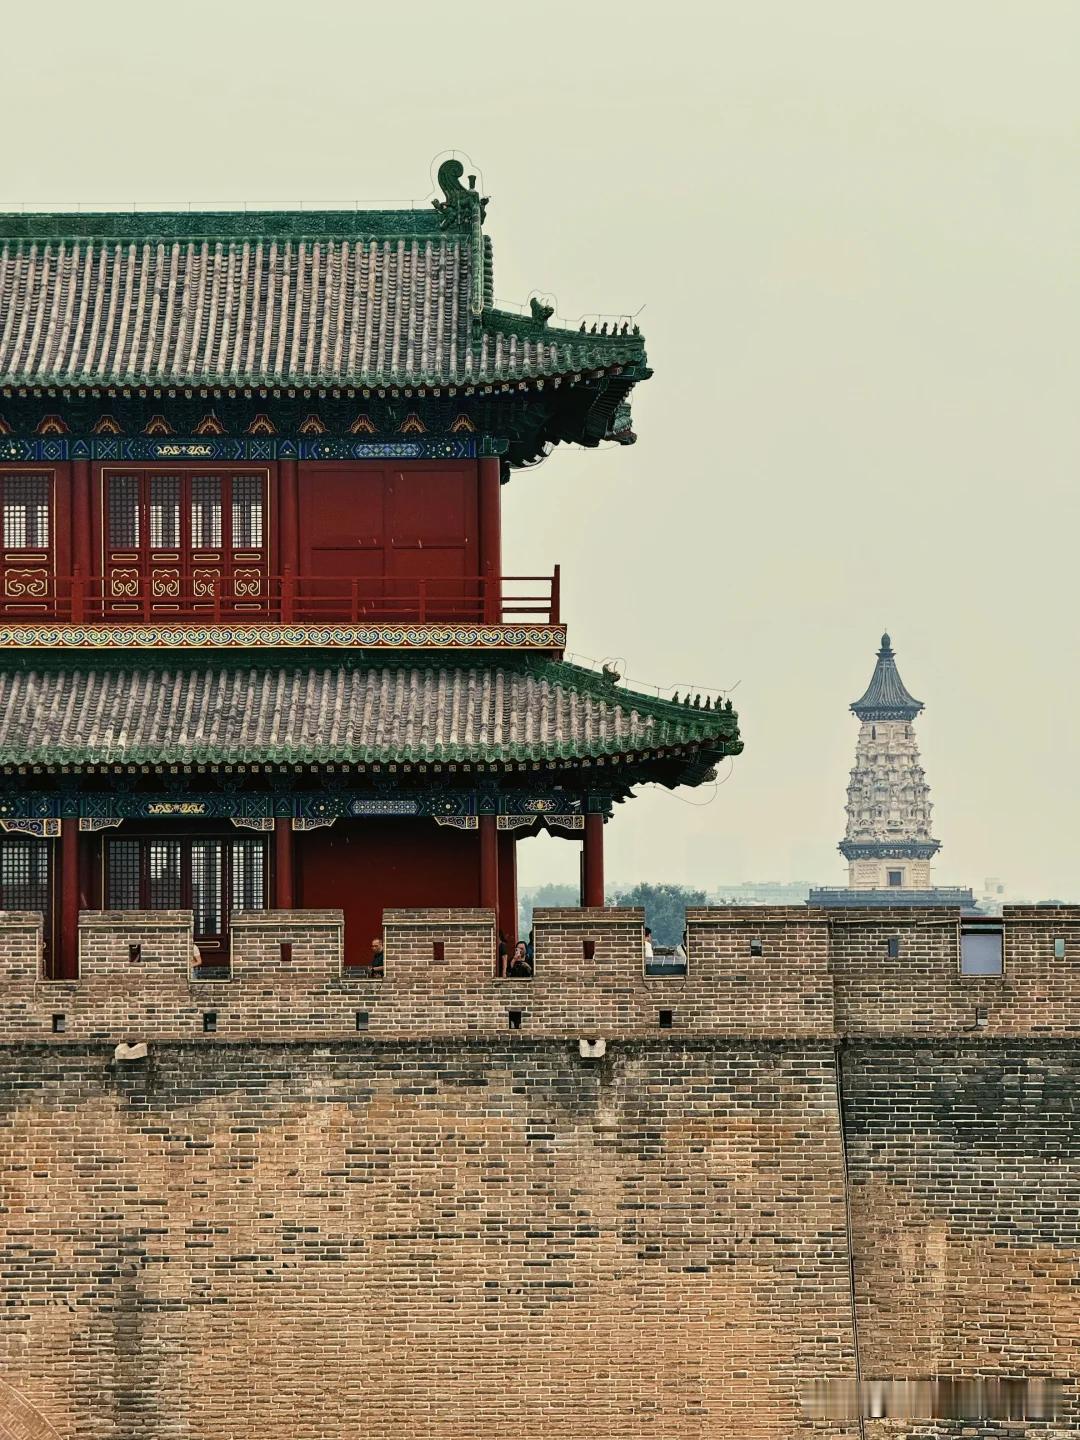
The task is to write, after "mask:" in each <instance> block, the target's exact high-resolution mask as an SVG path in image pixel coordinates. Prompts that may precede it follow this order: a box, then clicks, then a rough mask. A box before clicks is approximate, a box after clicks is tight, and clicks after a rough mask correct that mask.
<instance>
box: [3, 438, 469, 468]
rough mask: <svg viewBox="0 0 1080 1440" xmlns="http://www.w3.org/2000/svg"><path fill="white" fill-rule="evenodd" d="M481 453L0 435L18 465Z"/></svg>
mask: <svg viewBox="0 0 1080 1440" xmlns="http://www.w3.org/2000/svg"><path fill="white" fill-rule="evenodd" d="M479 453H480V447H479V446H478V443H477V440H476V437H475V436H469V437H467V438H464V439H462V438H459V437H457V436H453V437H450V436H434V437H432V438H426V439H422V440H421V439H416V440H351V439H348V438H343V439H334V438H331V437H326V438H322V439H318V440H278V439H271V438H269V437H267V438H260V437H257V436H256V437H253V438H251V439H242V438H237V439H230V438H228V437H224V436H217V437H210V436H207V437H198V436H193V437H181V436H178V437H177V438H176V439H168V440H155V439H152V438H147V437H143V436H132V437H131V438H126V437H106V438H102V439H98V440H93V439H90V440H82V439H80V440H73V439H70V438H66V437H64V438H62V437H60V436H45V437H43V438H40V439H39V438H36V437H34V438H25V439H20V438H18V437H15V436H10V435H4V436H2V437H0V461H5V462H9V463H15V464H19V465H37V464H48V463H49V462H61V461H65V460H104V461H114V462H115V461H119V462H121V463H127V462H130V461H135V460H143V461H146V460H218V461H223V462H233V463H240V462H243V461H247V460H262V461H266V460H474V459H475V458H476V456H477V455H478V454H479Z"/></svg>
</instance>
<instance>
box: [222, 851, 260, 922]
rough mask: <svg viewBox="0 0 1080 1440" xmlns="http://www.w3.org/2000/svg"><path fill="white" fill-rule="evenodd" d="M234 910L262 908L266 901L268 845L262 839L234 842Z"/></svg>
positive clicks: (234, 911) (232, 857) (232, 856)
mask: <svg viewBox="0 0 1080 1440" xmlns="http://www.w3.org/2000/svg"><path fill="white" fill-rule="evenodd" d="M231 849H232V855H231V857H230V858H231V860H232V867H231V868H232V910H233V913H234V914H235V913H236V912H237V911H238V910H261V909H262V908H263V906H264V904H265V901H266V883H265V874H264V872H265V867H266V847H265V846H264V845H263V843H262V841H261V840H234V841H233V842H232V847H231Z"/></svg>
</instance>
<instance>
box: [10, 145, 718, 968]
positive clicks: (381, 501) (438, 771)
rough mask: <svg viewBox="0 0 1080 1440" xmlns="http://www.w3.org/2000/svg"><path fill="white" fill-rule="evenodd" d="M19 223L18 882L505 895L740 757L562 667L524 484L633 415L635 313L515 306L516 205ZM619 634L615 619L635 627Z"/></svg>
mask: <svg viewBox="0 0 1080 1440" xmlns="http://www.w3.org/2000/svg"><path fill="white" fill-rule="evenodd" d="M438 185H439V190H440V192H441V193H440V195H439V196H438V197H437V198H436V199H435V200H434V201H433V202H432V204H431V205H428V206H427V207H426V208H416V207H412V208H403V209H400V210H369V211H351V210H350V211H313V210H303V211H289V212H266V213H259V212H254V211H245V212H243V213H193V212H188V211H183V212H175V213H174V212H164V213H153V214H140V213H123V214H106V213H102V214H93V213H86V212H81V213H66V212H65V213H56V214H23V213H13V214H0V525H2V533H3V548H2V550H0V910H2V911H31V912H32V911H40V912H41V913H42V914H44V916H45V920H46V923H45V963H46V974H47V975H48V976H50V977H51V978H57V979H60V978H69V977H73V976H74V975H75V974H76V973H77V967H78V957H77V950H78V931H79V916H80V913H85V912H93V911H95V910H107V911H123V910H133V911H143V912H145V911H147V910H167V911H176V910H181V911H191V912H193V914H194V917H195V941H196V944H197V945H198V947H199V951H200V954H201V956H202V957H203V960H204V961H205V962H207V963H210V962H213V963H214V964H215V965H216V966H217V967H219V968H221V967H227V965H228V961H229V954H230V924H231V917H232V916H233V915H234V914H236V913H237V912H239V911H250V910H262V909H277V910H284V911H290V910H294V909H306V910H310V909H319V908H321V907H327V906H329V907H337V908H340V909H343V910H344V923H345V963H346V964H347V965H354V964H360V963H363V962H364V961H365V960H366V959H369V958H370V953H371V940H372V937H373V936H374V935H376V934H377V933H378V932H379V931H380V930H381V928H382V916H383V910H384V908H386V907H395V906H397V907H401V906H406V907H408V906H429V907H430V906H437V907H438V906H443V907H469V906H478V905H479V906H483V907H485V908H488V909H489V910H491V911H494V912H495V914H496V916H497V923H498V925H499V926H501V927H502V929H503V930H504V931H506V933H507V936H508V938H512V937H513V931H514V926H515V920H516V911H517V902H516V849H517V846H518V845H519V844H520V843H522V842H527V840H528V838H529V837H530V836H531V835H533V834H535V833H536V832H537V830H538V829H540V828H541V827H546V828H548V829H549V830H551V831H552V832H553V833H555V834H557V835H559V836H562V837H564V838H566V839H567V840H570V841H577V842H578V843H579V845H580V846H581V850H582V898H583V901H584V903H586V904H588V905H590V906H596V905H602V904H603V902H604V878H603V876H604V872H603V836H604V826H605V823H606V822H607V821H608V820H609V818H610V817H611V814H612V807H613V805H614V804H616V803H617V802H619V801H621V800H623V799H625V798H626V797H628V796H629V795H630V794H631V793H632V790H633V787H634V786H636V785H638V784H641V783H647V782H656V783H659V784H662V785H667V786H676V785H681V784H698V783H700V782H701V781H703V780H705V779H707V778H709V777H711V776H712V774H713V769H714V766H715V765H716V763H717V762H718V761H720V760H721V759H723V758H724V757H725V756H728V755H732V754H736V753H738V751H739V750H740V749H741V744H740V741H739V738H738V724H737V717H736V716H735V714H734V713H733V711H732V709H731V706H730V702H728V703H727V704H720V705H713V704H712V703H710V702H706V703H704V704H702V703H700V702H697V703H695V704H689V703H687V702H686V701H680V702H678V703H675V702H674V701H672V700H665V699H658V698H657V697H656V696H655V695H653V696H650V695H646V694H641V693H638V692H635V691H632V690H630V689H628V688H626V687H624V686H620V685H619V684H618V683H617V677H614V676H613V675H612V674H611V673H610V672H606V673H604V674H602V675H601V674H597V673H594V672H592V671H590V670H588V669H584V668H582V667H580V666H577V665H573V664H570V663H568V662H567V661H566V660H565V659H564V658H563V655H564V651H565V646H566V627H565V624H564V622H563V616H562V612H561V606H560V598H559V571H558V567H557V566H553V567H552V568H551V570H550V571H549V573H548V574H547V575H546V576H544V577H543V578H542V579H536V578H531V577H525V578H519V577H512V576H507V575H506V574H505V573H504V567H503V560H502V545H501V505H502V495H503V486H504V485H505V484H506V482H507V481H508V480H510V478H511V477H512V475H513V474H514V472H515V471H516V470H517V469H518V468H520V467H524V466H529V465H531V464H533V463H534V462H535V461H536V460H537V459H539V458H541V457H542V456H544V455H545V454H547V453H548V452H549V451H550V449H551V448H552V447H553V446H554V445H556V444H558V443H560V442H564V443H565V442H570V443H574V444H577V445H581V446H586V447H595V446H597V445H599V444H600V443H601V442H605V443H615V444H622V445H628V444H631V443H632V442H633V440H634V439H635V436H634V432H633V429H632V426H631V416H630V398H631V392H632V391H633V389H634V386H635V385H636V384H638V383H639V382H641V381H644V380H646V379H648V378H649V376H650V374H651V371H650V369H649V367H648V363H647V360H646V354H645V342H644V339H643V338H642V336H641V335H640V334H639V332H638V328H637V326H636V325H633V324H632V323H631V322H630V321H628V320H622V319H620V320H619V321H617V322H615V323H611V322H608V321H605V322H603V323H600V322H599V321H598V322H597V323H595V324H588V325H585V324H583V325H582V326H581V327H580V329H577V328H573V329H567V328H560V327H559V326H558V324H557V323H553V311H552V308H551V307H550V306H549V305H546V304H544V303H543V301H542V300H541V299H540V298H539V297H533V299H532V301H531V303H530V306H529V312H528V313H526V314H519V313H516V312H511V311H509V310H506V309H502V308H499V307H498V306H497V305H496V304H495V300H494V287H493V279H492V273H493V272H492V248H491V241H490V239H489V237H488V235H487V233H486V231H485V218H486V210H487V204H488V202H487V199H486V197H484V196H482V195H481V194H480V193H479V191H478V190H477V188H476V186H475V177H469V178H468V181H467V183H466V181H465V177H464V175H463V167H462V165H461V163H460V162H459V161H457V160H448V161H446V162H445V163H444V164H443V165H442V166H441V167H440V169H439V172H438ZM613 648H614V647H613Z"/></svg>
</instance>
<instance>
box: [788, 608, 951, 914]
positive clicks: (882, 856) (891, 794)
mask: <svg viewBox="0 0 1080 1440" xmlns="http://www.w3.org/2000/svg"><path fill="white" fill-rule="evenodd" d="M851 709H852V711H853V713H854V714H855V715H856V716H858V718H859V721H860V726H859V738H858V741H857V742H856V746H855V765H854V768H853V769H852V771H851V780H850V782H849V784H848V794H847V830H846V833H845V835H844V838H843V840H842V841H841V842H840V846H839V849H840V852H841V854H842V855H843V856H844V859H845V860H846V861H847V862H848V883H847V887H846V888H840V887H837V888H828V889H814V890H811V892H810V897H809V899H810V904H811V905H824V906H839V905H860V906H861V905H898V904H899V905H957V906H960V907H961V908H962V909H971V908H973V907H974V905H975V897H974V895H973V894H972V892H971V891H970V890H968V889H961V888H957V887H955V886H950V887H946V888H940V889H939V888H935V887H934V884H933V880H932V878H931V872H930V862H931V860H932V859H933V857H934V856H935V855H936V854H937V852H938V850H940V849H941V841H940V840H935V839H934V837H933V836H932V835H931V833H930V812H931V810H932V808H933V807H932V805H931V803H930V786H929V785H928V784H927V781H926V773H925V771H924V770H923V768H922V765H921V764H920V762H919V746H918V742H917V740H916V738H915V727H914V723H913V722H914V720H915V717H916V716H917V715H918V714H919V713H920V712H921V711H922V709H923V703H922V701H921V700H916V699H915V697H914V696H913V695H912V694H911V693H910V691H909V690H908V689H907V686H906V685H905V684H904V682H903V680H901V678H900V672H899V670H897V668H896V655H895V652H894V651H893V648H892V642H891V640H890V638H889V636H888V635H887V634H885V635H882V637H881V649H880V650H879V651H878V652H877V664H876V665H875V666H874V673H873V675H871V677H870V683H869V685H868V686H867V687H866V690H865V692H864V693H863V694H862V695H861V696H860V698H859V699H858V700H856V701H854V702H853V703H852V706H851Z"/></svg>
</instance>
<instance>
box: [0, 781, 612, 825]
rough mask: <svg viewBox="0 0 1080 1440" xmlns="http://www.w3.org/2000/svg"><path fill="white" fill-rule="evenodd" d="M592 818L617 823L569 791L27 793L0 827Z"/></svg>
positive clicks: (5, 805)
mask: <svg viewBox="0 0 1080 1440" xmlns="http://www.w3.org/2000/svg"><path fill="white" fill-rule="evenodd" d="M586 813H594V814H603V815H610V813H611V800H610V799H609V798H608V797H607V796H605V795H598V794H592V795H587V796H581V795H571V794H567V793H566V791H562V790H553V791H550V792H548V793H538V792H536V791H487V790H485V791H476V790H450V789H445V788H443V789H436V788H435V787H432V788H430V789H427V790H417V791H415V792H413V793H405V794H402V792H401V791H399V790H396V789H395V790H394V792H393V794H387V795H372V794H371V793H370V792H363V793H359V792H356V791H349V790H339V791H332V792H325V793H312V794H304V795H282V794H274V793H272V792H265V793H261V794H237V793H236V792H235V791H234V792H228V791H224V790H222V791H209V792H205V793H198V794H192V793H191V792H186V791H181V790H179V789H178V790H177V791H176V792H168V791H164V792H156V793H155V792H146V793H144V794H130V793H128V794H120V793H117V794H85V793H84V794H81V795H80V794H71V795H58V794H49V793H42V792H37V793H32V792H25V793H21V794H12V793H9V794H8V795H6V796H4V797H3V798H2V799H0V826H3V827H5V828H8V829H12V828H13V827H28V826H33V827H34V828H33V829H26V828H24V829H23V832H22V833H26V834H40V835H53V834H59V825H60V820H61V819H62V818H64V819H72V820H74V819H78V821H79V829H80V830H84V831H89V832H93V831H97V830H108V829H113V828H114V827H116V826H117V825H119V824H121V823H122V822H123V821H124V820H231V821H232V822H233V824H235V825H238V826H241V827H242V828H246V829H253V830H269V829H270V828H271V827H272V825H273V822H274V820H275V819H283V820H292V821H293V822H294V823H295V827H296V829H298V830H314V829H317V828H319V826H321V825H332V824H333V823H334V821H335V820H346V819H363V818H365V817H378V816H396V817H401V818H408V817H417V818H429V819H430V818H435V819H437V820H440V821H441V822H445V823H447V824H449V825H452V826H456V827H457V828H459V829H473V828H475V826H474V824H472V823H469V824H464V823H463V822H465V821H470V822H472V821H475V820H476V818H477V817H478V816H480V815H496V816H498V817H499V828H500V829H506V830H509V829H514V828H516V827H517V826H525V825H531V824H532V823H533V822H534V821H536V820H537V819H543V820H545V821H547V822H548V823H549V824H551V825H558V826H560V827H561V828H563V829H580V828H582V827H583V826H584V823H585V820H584V816H585V814H586ZM42 827H45V828H42Z"/></svg>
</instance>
